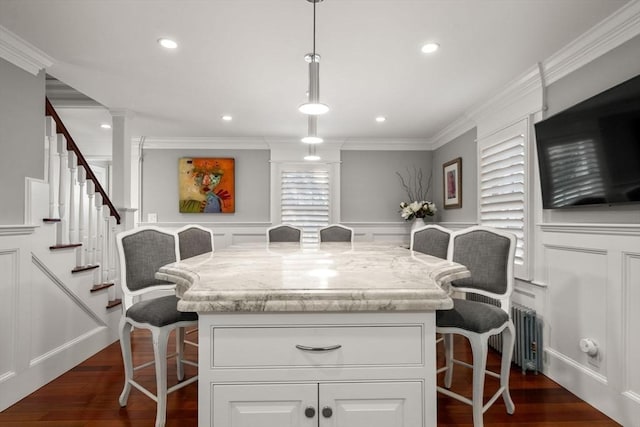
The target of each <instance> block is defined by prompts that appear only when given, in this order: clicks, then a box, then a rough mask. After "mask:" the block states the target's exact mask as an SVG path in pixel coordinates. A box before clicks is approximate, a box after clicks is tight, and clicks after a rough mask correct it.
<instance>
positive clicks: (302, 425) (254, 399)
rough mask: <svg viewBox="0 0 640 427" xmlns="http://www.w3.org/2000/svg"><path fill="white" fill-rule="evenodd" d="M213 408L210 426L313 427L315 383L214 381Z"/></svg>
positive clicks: (315, 410)
mask: <svg viewBox="0 0 640 427" xmlns="http://www.w3.org/2000/svg"><path fill="white" fill-rule="evenodd" d="M213 408H214V409H213V420H212V421H213V422H212V424H211V425H212V426H213V427H317V425H318V385H317V384H246V385H235V384H228V385H214V386H213ZM307 408H313V412H314V414H313V416H312V417H309V416H308V415H310V414H309V413H305V412H306V409H307ZM308 412H311V411H308Z"/></svg>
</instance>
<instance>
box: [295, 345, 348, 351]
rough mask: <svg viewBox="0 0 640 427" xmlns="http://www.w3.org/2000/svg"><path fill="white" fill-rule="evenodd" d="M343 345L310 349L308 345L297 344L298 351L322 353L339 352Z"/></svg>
mask: <svg viewBox="0 0 640 427" xmlns="http://www.w3.org/2000/svg"><path fill="white" fill-rule="evenodd" d="M341 347H342V345H340V344H336V345H329V346H327V347H309V346H306V345H300V344H296V348H297V349H298V350H302V351H317V352H322V351H331V350H337V349H339V348H341Z"/></svg>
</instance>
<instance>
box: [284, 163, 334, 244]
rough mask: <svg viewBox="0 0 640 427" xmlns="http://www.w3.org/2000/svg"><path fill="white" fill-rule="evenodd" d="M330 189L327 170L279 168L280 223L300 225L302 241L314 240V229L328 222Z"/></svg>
mask: <svg viewBox="0 0 640 427" xmlns="http://www.w3.org/2000/svg"><path fill="white" fill-rule="evenodd" d="M330 188H331V187H330V173H329V171H328V170H322V169H314V170H300V169H296V168H284V169H282V172H281V176H280V194H281V200H280V217H281V222H282V223H283V224H291V225H294V226H296V227H299V228H301V229H302V241H303V243H313V242H317V241H318V230H319V229H320V228H321V227H325V226H327V225H329V214H330V203H329V202H330V196H331V194H330Z"/></svg>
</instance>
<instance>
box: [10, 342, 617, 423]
mask: <svg viewBox="0 0 640 427" xmlns="http://www.w3.org/2000/svg"><path fill="white" fill-rule="evenodd" d="M192 336H193V335H190V339H192V338H191V337H192ZM173 342H174V340H173V338H172V339H171V340H170V343H173ZM170 347H173V346H172V345H170ZM186 347H187V354H189V355H191V357H192V358H194V359H195V358H196V354H197V352H196V349H195V347H193V346H189V345H187V346H186ZM455 349H456V357H457V358H460V359H463V360H468V361H470V359H471V358H470V350H469V346H468V345H467V343H466V341H464V340H463V339H457V338H456V342H455ZM133 351H134V355H136V360H137V362H140V361H143V360H150V359H152V357H153V353H152V349H151V345H150V338H149V335H148V333H147V332H146V331H143V330H135V331H134V333H133ZM439 362H440V364H441V363H442V357H441V355H439ZM499 364H500V355H499V354H498V353H495V352H493V351H491V352H490V354H489V359H488V361H487V366H488V367H489V368H490V369H492V370H495V371H497V370H499V369H498V367H499ZM185 371H186V373H187V375H191V374H193V373H195V371H196V369H195V368H193V367H190V366H187V367H186V368H185ZM139 375H141V377H139V378H140V382H141V383H143V384H146V385H151V387H152V388H153V384H154V381H155V379H154V374H153V368H147V369H146V370H144V371H142V372H141V373H140V374H139ZM169 375H170V379H175V363H170V364H169ZM123 378H124V373H123V368H122V357H121V355H120V345H119V343H117V342H116V343H114V344H112V345H110V346H109V347H107V348H106V349H104V350H103V351H101V352H99V353H98V354H96V355H94V356H93V357H91V358H89V359H87V360H86V361H85V362H83V363H82V364H80V365H78V366H76V367H75V368H74V369H72V370H70V371H69V372H67V373H65V374H64V375H62V376H60V377H58V378H57V379H55V380H54V381H52V382H51V383H49V384H47V385H45V386H44V387H42V388H41V389H39V390H37V391H36V392H34V393H33V394H31V395H29V396H28V397H26V398H25V399H23V400H21V401H20V402H18V403H16V404H15V405H13V406H12V407H10V408H8V409H6V410H5V411H3V412H0V426H3V427H4V426H7V427H31V426H33V427H116V426H123V427H144V426H153V425H154V420H155V411H156V405H155V402H153V401H152V400H151V399H149V398H148V397H146V396H144V395H143V394H142V393H140V392H139V391H137V390H135V389H133V390H132V391H131V394H130V396H129V402H128V405H127V407H125V408H120V405H119V404H118V396H119V395H120V392H121V391H122V382H123ZM170 381H171V380H170ZM174 382H175V380H174ZM172 384H174V383H172V382H170V383H169V385H172ZM510 384H511V396H512V398H513V401H514V403H515V405H516V411H515V414H513V415H508V414H507V413H506V410H505V407H504V404H503V402H502V399H498V401H497V402H496V403H494V405H493V406H492V407H491V408H490V409H489V410H488V411H487V412H486V413H485V415H484V421H485V425H486V426H490V427H493V426H495V427H504V426H516V425H517V426H528V427H533V426H541V427H557V426H562V427H574V426H575V427H577V426H580V427H585V426H588V427H604V426H619V425H620V424H618V423H616V422H614V421H613V420H611V419H610V418H608V417H606V416H605V415H603V414H602V413H600V412H598V411H597V410H596V409H594V408H593V407H592V406H590V405H588V404H587V403H585V402H583V401H581V400H580V399H578V398H577V397H576V396H574V395H573V394H571V393H570V392H568V391H567V390H565V389H563V388H562V387H560V386H559V385H558V384H556V383H554V382H553V381H551V380H550V379H549V378H547V377H545V376H544V375H542V374H538V375H535V374H533V373H531V372H529V373H527V374H526V375H523V374H522V373H521V371H520V369H519V368H517V367H516V366H514V367H513V368H512V370H511V381H510ZM452 389H453V390H456V391H458V392H463V393H467V395H469V396H470V392H471V370H470V369H465V368H463V367H456V371H455V374H454V382H453V387H452ZM496 389H497V381H494V380H492V379H490V380H488V382H487V386H486V387H485V390H486V395H487V397H488V396H489V395H490V394H492V390H496ZM197 395H198V386H197V383H194V384H191V385H189V386H187V387H185V388H183V389H181V390H178V391H176V392H175V393H172V394H171V395H169V398H168V402H167V406H168V409H167V423H166V426H167V427H192V426H197ZM438 426H468V427H471V426H472V417H471V407H470V406H468V405H465V404H462V403H460V402H458V401H456V400H454V399H451V398H449V397H446V396H442V395H439V396H438ZM220 427H224V426H220Z"/></svg>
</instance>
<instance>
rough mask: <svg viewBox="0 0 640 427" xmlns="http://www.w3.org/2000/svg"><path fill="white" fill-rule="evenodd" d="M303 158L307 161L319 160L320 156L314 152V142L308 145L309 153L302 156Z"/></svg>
mask: <svg viewBox="0 0 640 427" xmlns="http://www.w3.org/2000/svg"><path fill="white" fill-rule="evenodd" d="M304 159H305V160H306V161H308V162H316V161H318V160H320V156H318V155H317V154H316V146H315V144H311V145H309V153H308V154H307V155H306V156H304Z"/></svg>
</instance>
